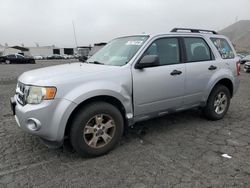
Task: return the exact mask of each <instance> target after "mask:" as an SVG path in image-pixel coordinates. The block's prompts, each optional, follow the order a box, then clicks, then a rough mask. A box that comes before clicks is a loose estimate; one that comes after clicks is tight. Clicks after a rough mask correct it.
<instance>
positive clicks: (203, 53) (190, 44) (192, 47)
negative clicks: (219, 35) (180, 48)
mask: <svg viewBox="0 0 250 188" xmlns="http://www.w3.org/2000/svg"><path fill="white" fill-rule="evenodd" d="M184 43H185V48H186V54H187V61H188V62H197V61H210V60H212V55H211V50H210V48H209V47H208V45H207V43H206V42H205V41H204V39H202V38H196V37H189V38H184Z"/></svg>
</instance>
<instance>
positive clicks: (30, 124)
mask: <svg viewBox="0 0 250 188" xmlns="http://www.w3.org/2000/svg"><path fill="white" fill-rule="evenodd" d="M40 127H41V123H40V122H39V121H38V120H36V119H33V118H30V119H28V121H27V128H28V129H29V130H30V131H38V130H39V129H40Z"/></svg>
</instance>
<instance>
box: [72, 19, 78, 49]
mask: <svg viewBox="0 0 250 188" xmlns="http://www.w3.org/2000/svg"><path fill="white" fill-rule="evenodd" d="M72 25H73V31H74V38H75V44H76V47H77V46H78V45H77V40H76V30H75V24H74V21H72Z"/></svg>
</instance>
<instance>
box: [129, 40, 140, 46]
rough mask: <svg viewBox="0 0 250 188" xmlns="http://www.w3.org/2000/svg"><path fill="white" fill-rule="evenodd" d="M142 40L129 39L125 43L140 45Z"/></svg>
mask: <svg viewBox="0 0 250 188" xmlns="http://www.w3.org/2000/svg"><path fill="white" fill-rule="evenodd" d="M142 43H143V41H141V40H129V41H128V42H127V43H126V45H136V46H140V45H142Z"/></svg>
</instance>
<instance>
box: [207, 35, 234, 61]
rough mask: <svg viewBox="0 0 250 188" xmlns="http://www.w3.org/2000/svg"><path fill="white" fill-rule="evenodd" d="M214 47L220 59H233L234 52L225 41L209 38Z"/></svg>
mask: <svg viewBox="0 0 250 188" xmlns="http://www.w3.org/2000/svg"><path fill="white" fill-rule="evenodd" d="M211 41H212V42H213V44H214V46H215V47H216V48H217V50H218V52H219V53H220V55H221V57H222V59H233V58H234V57H235V56H234V52H233V50H232V48H231V46H230V45H229V44H228V42H227V40H226V39H222V38H211Z"/></svg>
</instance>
